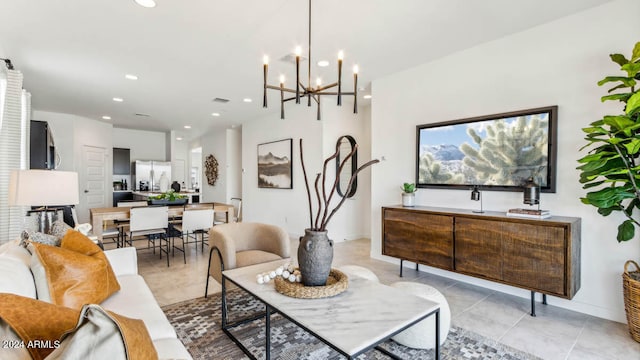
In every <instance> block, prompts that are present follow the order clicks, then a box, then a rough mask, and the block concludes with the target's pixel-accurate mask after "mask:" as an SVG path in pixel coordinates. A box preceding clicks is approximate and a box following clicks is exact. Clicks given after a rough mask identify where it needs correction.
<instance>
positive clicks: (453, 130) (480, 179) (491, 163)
mask: <svg viewBox="0 0 640 360" xmlns="http://www.w3.org/2000/svg"><path fill="white" fill-rule="evenodd" d="M557 113H558V107H557V106H549V107H544V108H536V109H528V110H522V111H514V112H508V113H502V114H494V115H487V116H480V117H474V118H468V119H460V120H453V121H447V122H441V123H435V124H425V125H418V126H417V127H416V184H417V186H418V187H421V188H451V189H456V188H458V189H469V188H470V187H471V186H473V185H478V186H481V187H482V188H485V189H487V190H503V191H521V190H522V187H523V186H524V184H525V182H526V181H527V179H528V178H530V177H531V178H533V179H534V180H535V181H536V183H538V184H539V185H540V190H541V191H542V192H550V193H554V192H555V167H556V137H557V136H556V132H557V130H556V129H557Z"/></svg>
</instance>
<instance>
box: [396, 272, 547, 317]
mask: <svg viewBox="0 0 640 360" xmlns="http://www.w3.org/2000/svg"><path fill="white" fill-rule="evenodd" d="M403 263H404V259H400V277H402V269H403V266H402V265H403ZM418 266H419V264H418V263H416V271H419V268H418ZM535 295H536V292H535V291H533V290H531V312H530V313H529V314H530V315H531V316H533V317H536V301H535ZM542 305H547V294H542Z"/></svg>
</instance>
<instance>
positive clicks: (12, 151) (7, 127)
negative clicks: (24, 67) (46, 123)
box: [0, 65, 31, 244]
mask: <svg viewBox="0 0 640 360" xmlns="http://www.w3.org/2000/svg"><path fill="white" fill-rule="evenodd" d="M0 67H3V66H1V65H0ZM3 70H4V71H3ZM0 72H2V73H3V74H4V76H3V78H2V79H3V80H4V81H3V83H4V85H2V93H3V95H4V96H1V97H0V98H1V99H2V100H1V101H2V105H1V106H0V114H1V115H0V116H2V125H1V127H0V244H1V243H3V242H6V241H9V240H12V239H15V238H16V237H17V236H18V235H19V234H20V231H21V230H22V226H23V225H22V223H23V219H24V214H25V210H26V209H25V208H22V207H15V206H9V204H8V202H9V201H8V200H9V196H8V195H9V176H10V174H11V171H12V170H16V169H24V168H26V166H27V164H28V161H29V153H28V136H29V124H30V121H29V120H30V117H31V114H30V112H31V103H30V102H31V101H30V95H29V93H28V92H26V91H24V90H23V89H22V78H23V77H22V73H21V72H20V71H17V70H6V69H2V70H0Z"/></svg>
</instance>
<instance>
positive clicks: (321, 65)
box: [317, 60, 329, 67]
mask: <svg viewBox="0 0 640 360" xmlns="http://www.w3.org/2000/svg"><path fill="white" fill-rule="evenodd" d="M317 64H318V66H320V67H327V66H329V61H327V60H320V61H318V63H317Z"/></svg>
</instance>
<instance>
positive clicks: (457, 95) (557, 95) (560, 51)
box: [371, 0, 640, 321]
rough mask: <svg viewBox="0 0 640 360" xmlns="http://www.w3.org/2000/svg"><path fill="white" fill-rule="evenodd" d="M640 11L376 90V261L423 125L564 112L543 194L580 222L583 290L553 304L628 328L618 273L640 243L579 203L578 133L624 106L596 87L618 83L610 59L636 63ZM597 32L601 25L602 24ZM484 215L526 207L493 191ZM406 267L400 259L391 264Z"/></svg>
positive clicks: (440, 202) (459, 201)
mask: <svg viewBox="0 0 640 360" xmlns="http://www.w3.org/2000/svg"><path fill="white" fill-rule="evenodd" d="M637 14H640V2H638V1H636V0H620V1H615V2H612V3H608V4H605V5H603V6H600V7H597V8H593V9H590V10H587V11H585V12H582V13H579V14H576V15H573V16H570V17H566V18H563V19H560V20H557V21H554V22H551V23H549V24H546V25H542V26H539V27H536V28H534V29H531V30H527V31H525V32H522V33H519V34H515V35H512V36H508V37H505V38H502V39H499V40H496V41H493V42H490V43H486V44H483V45H480V46H477V47H474V48H471V49H468V50H465V51H462V52H459V53H456V54H453V55H451V56H448V57H446V58H443V59H440V60H438V61H434V62H431V63H427V64H424V65H422V66H419V67H416V68H414V69H410V70H408V71H405V72H402V73H397V74H394V75H391V76H388V77H386V78H383V79H379V80H377V81H375V82H374V83H373V84H372V89H373V99H374V100H373V104H372V115H371V117H372V129H371V131H372V152H373V156H375V157H380V156H385V157H386V158H387V161H385V162H382V163H381V164H380V166H376V167H375V168H374V169H373V177H372V209H371V212H372V214H371V216H372V222H371V233H372V248H371V255H372V256H373V257H376V258H383V257H382V255H381V240H380V239H381V234H380V233H381V224H380V208H381V206H384V205H389V204H398V203H399V202H400V194H399V191H398V187H399V185H400V184H402V182H404V181H407V180H412V179H414V178H415V174H414V166H415V163H414V161H415V159H414V158H415V155H414V154H415V143H414V142H415V126H416V125H418V124H424V123H435V122H439V121H446V120H453V119H460V118H466V117H472V116H479V115H486V114H493V113H499V112H506V111H512V110H519V109H527V108H534V107H540V106H547V105H556V104H557V105H558V106H559V115H558V140H559V143H558V173H557V192H556V193H555V194H542V205H543V207H544V208H548V209H551V211H552V212H553V213H555V214H558V215H567V216H576V217H581V218H582V287H581V289H580V291H579V292H578V293H577V295H576V296H575V297H574V299H573V300H572V301H568V300H563V299H557V298H550V299H549V301H550V303H551V304H554V305H558V306H561V307H566V308H569V309H573V310H577V311H581V312H585V313H589V314H592V315H596V316H600V317H604V318H608V319H613V320H617V321H624V310H623V309H624V306H623V300H622V286H621V281H620V274H621V272H622V267H623V264H624V261H625V260H627V259H636V260H637V259H638V258H639V257H640V246H638V239H637V238H636V239H634V240H633V241H630V242H628V243H623V244H618V243H617V242H616V240H615V236H616V232H617V230H616V228H617V225H618V224H619V222H620V219H621V218H620V217H619V216H610V217H608V218H604V217H602V216H600V215H598V214H597V212H596V210H595V208H593V207H588V206H585V205H583V204H581V202H580V200H579V198H580V196H583V195H584V194H585V191H584V190H582V189H581V186H580V184H579V182H578V179H579V173H578V171H577V170H576V169H575V168H576V166H577V165H578V164H577V162H576V159H578V158H580V157H581V156H583V155H584V154H585V153H584V152H579V151H578V149H579V148H580V147H582V146H583V145H584V144H585V142H584V140H583V133H582V131H581V130H580V129H581V128H582V127H585V126H587V124H589V123H590V122H592V121H594V120H597V119H599V117H600V116H602V115H604V114H607V113H609V114H615V113H619V112H620V105H619V104H602V103H601V102H600V97H601V96H602V95H604V94H606V89H605V88H606V87H605V88H599V87H598V86H597V85H596V83H597V81H598V80H600V79H602V78H603V77H605V76H607V75H616V74H618V73H619V72H618V69H617V66H616V65H615V64H613V63H612V62H611V61H610V60H609V57H608V55H609V54H610V53H614V52H621V53H623V54H626V55H629V54H630V52H631V49H632V48H633V45H634V44H635V42H636V41H638V40H639V39H640V26H638V22H637ZM594 24H597V25H594ZM416 201H417V203H418V204H420V205H429V206H449V207H457V208H470V209H472V208H475V207H476V206H477V204H475V203H473V202H471V201H470V200H469V192H468V191H455V190H434V189H422V190H419V191H418V193H417V198H416ZM484 206H485V208H486V209H489V210H496V211H505V210H507V209H508V208H511V207H520V206H522V195H521V193H510V192H488V191H487V192H485V193H484ZM385 259H386V260H389V261H394V262H398V260H397V259H391V258H385ZM430 271H433V272H434V273H438V274H442V275H445V276H450V277H453V278H458V279H462V280H464V281H468V282H472V283H477V284H482V285H483V286H487V287H491V288H496V289H500V290H502V291H507V292H510V293H515V294H518V295H520V296H523V297H528V296H529V294H528V292H526V291H524V290H520V289H515V288H511V287H506V286H502V285H498V284H494V283H490V282H485V281H480V280H477V279H473V278H469V277H465V276H462V275H457V274H453V273H449V272H445V271H441V270H436V269H430Z"/></svg>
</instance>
